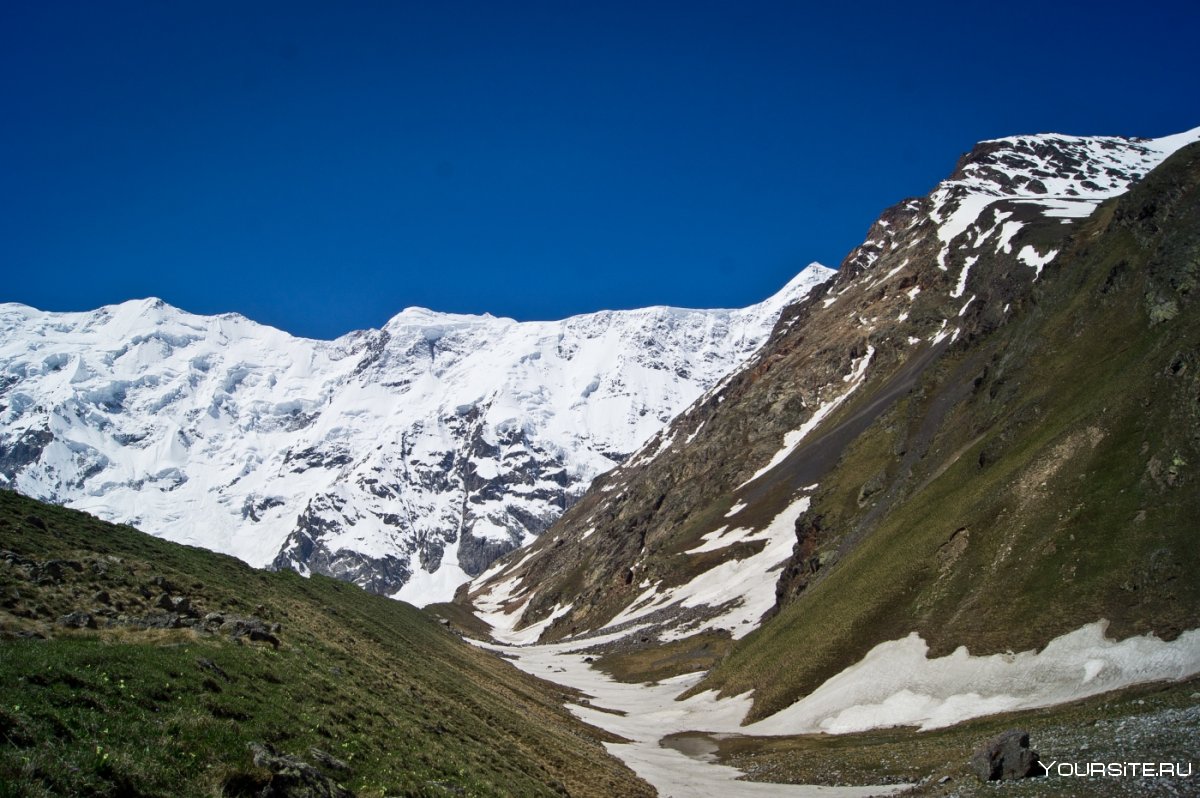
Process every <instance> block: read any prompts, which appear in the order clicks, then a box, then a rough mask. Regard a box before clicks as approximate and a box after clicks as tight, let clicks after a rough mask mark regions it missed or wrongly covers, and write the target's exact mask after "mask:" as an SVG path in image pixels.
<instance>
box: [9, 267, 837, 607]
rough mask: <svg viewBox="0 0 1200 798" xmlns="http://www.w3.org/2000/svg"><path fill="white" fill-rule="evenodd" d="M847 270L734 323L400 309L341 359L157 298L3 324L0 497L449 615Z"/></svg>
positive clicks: (816, 274) (699, 313)
mask: <svg viewBox="0 0 1200 798" xmlns="http://www.w3.org/2000/svg"><path fill="white" fill-rule="evenodd" d="M833 273H834V272H833V271H832V270H830V269H827V268H825V267H823V266H820V265H818V264H813V265H811V266H809V267H808V268H806V269H805V270H804V271H802V272H801V273H800V274H799V275H798V276H797V277H796V278H794V279H793V280H792V281H791V282H789V283H788V285H787V286H785V287H784V288H783V289H782V290H781V291H780V292H778V293H777V294H776V295H774V296H772V297H770V298H769V299H767V300H765V301H764V302H762V303H760V304H757V305H754V306H751V307H749V308H745V309H742V310H684V309H678V308H668V307H654V308H646V309H642V310H631V311H616V312H600V313H594V314H589V315H583V316H576V317H572V318H569V319H565V320H563V321H555V322H516V321H513V320H511V319H504V318H495V317H492V316H467V315H453V314H446V313H435V312H433V311H429V310H425V309H422V308H408V309H407V310H405V311H403V312H402V313H400V314H399V315H397V316H396V317H394V318H393V319H392V320H391V321H389V322H388V323H387V324H386V325H385V326H384V327H383V329H380V330H367V331H360V332H354V333H350V334H348V335H345V336H343V337H341V338H338V339H337V340H334V341H316V340H308V339H302V338H296V337H293V336H291V335H288V334H287V333H284V332H281V331H279V330H276V329H273V328H270V327H266V326H263V325H260V324H256V323H254V322H252V321H250V320H248V319H246V318H243V317H241V316H238V315H222V316H211V317H210V316H197V315H192V314H189V313H186V312H183V311H181V310H179V309H177V308H174V307H171V306H169V305H167V304H165V303H164V302H162V301H160V300H155V299H148V300H139V301H130V302H125V303H122V304H120V305H113V306H108V307H103V308H100V309H98V310H95V311H92V312H85V313H49V312H42V311H39V310H35V309H33V308H30V307H26V306H24V305H18V304H4V305H0V485H4V486H9V487H13V488H15V489H16V490H19V491H21V492H22V493H25V494H28V495H30V496H34V497H37V498H40V499H45V500H48V501H53V502H57V503H61V504H67V505H70V506H72V507H77V508H80V509H84V510H87V511H89V512H92V513H95V514H96V515H99V516H101V517H103V518H106V519H109V520H114V521H121V522H125V523H129V524H133V525H135V526H138V527H140V528H142V529H144V530H146V531H149V532H152V533H154V534H158V535H162V536H164V537H167V538H170V539H172V540H176V541H180V542H184V543H190V544H194V545H199V546H203V547H205V548H209V549H213V550H216V551H221V552H226V553H229V554H233V555H236V556H238V557H240V558H241V559H243V560H245V561H247V562H249V563H251V564H253V565H256V566H268V565H274V566H277V567H291V568H295V569H297V570H299V571H301V572H304V573H308V572H320V573H325V574H330V575H333V576H337V577H339V578H343V579H347V580H352V581H354V582H356V583H358V584H360V585H362V586H364V587H367V588H368V589H371V590H374V591H376V592H380V593H384V594H387V595H394V596H397V597H400V598H405V599H408V600H412V601H415V602H418V603H424V602H429V601H439V600H444V599H448V598H449V597H450V596H451V595H452V594H453V592H454V590H455V588H457V586H458V585H459V584H461V583H462V582H464V581H466V580H467V579H468V578H469V576H470V575H473V574H478V573H480V572H481V571H482V570H483V569H484V568H486V567H487V565H488V564H490V563H491V562H492V561H493V560H494V559H496V558H497V557H498V556H500V555H501V554H503V553H505V552H507V551H509V550H511V549H513V548H515V547H517V546H519V545H521V544H523V543H526V542H528V541H529V540H531V539H532V538H533V537H534V536H536V535H537V534H538V533H539V532H541V531H543V530H544V529H546V528H547V527H548V526H549V525H550V524H551V523H552V522H553V521H554V520H555V519H557V518H558V516H559V515H560V514H561V513H562V512H563V510H564V509H566V508H567V507H568V506H569V505H570V504H571V503H572V502H573V501H574V500H575V499H576V498H578V496H579V495H581V494H582V492H583V491H584V490H585V489H586V487H587V485H588V483H589V482H591V480H592V479H593V478H595V477H596V476H597V475H599V474H601V473H603V472H604V471H606V470H608V469H610V468H612V467H613V466H614V465H616V464H618V463H620V462H621V461H623V460H624V459H625V458H626V457H627V456H628V455H629V454H630V453H631V452H633V451H634V450H636V449H637V448H638V447H639V446H641V445H642V444H643V443H644V442H645V441H646V439H648V438H649V437H650V436H651V435H653V434H654V433H655V432H656V431H657V430H658V429H659V428H660V427H662V426H663V424H665V423H666V422H667V421H669V420H670V419H671V418H672V417H673V416H674V415H675V414H676V413H678V412H679V411H680V410H682V409H683V408H685V407H687V406H688V405H689V404H690V403H691V402H692V401H693V400H695V399H696V397H698V396H700V395H701V394H702V393H703V392H704V391H706V390H708V389H709V388H711V387H712V386H713V385H714V384H715V383H716V382H718V381H719V380H720V379H721V378H722V377H723V376H724V375H725V374H727V373H728V372H729V371H730V370H731V369H733V368H734V367H736V366H737V365H739V364H740V363H741V362H742V361H743V360H745V359H746V358H747V357H749V356H750V355H751V354H752V353H753V352H754V351H755V350H756V349H757V348H758V347H759V345H760V344H762V342H763V341H764V340H765V339H766V337H767V335H768V334H769V332H770V331H771V328H772V327H773V326H774V324H775V322H776V320H777V319H778V317H779V314H780V311H781V310H782V309H783V308H784V307H785V306H787V305H789V304H791V303H793V302H795V301H797V300H799V299H800V298H802V297H804V296H805V295H806V294H807V293H808V292H809V291H810V290H811V289H812V288H813V287H814V286H816V285H819V284H820V283H822V282H824V281H825V280H827V279H828V278H829V277H830V276H831V275H832V274H833Z"/></svg>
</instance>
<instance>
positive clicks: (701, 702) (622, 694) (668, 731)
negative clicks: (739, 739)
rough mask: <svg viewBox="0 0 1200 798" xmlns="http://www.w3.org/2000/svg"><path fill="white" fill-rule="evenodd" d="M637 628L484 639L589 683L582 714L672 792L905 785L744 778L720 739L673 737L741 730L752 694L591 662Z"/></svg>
mask: <svg viewBox="0 0 1200 798" xmlns="http://www.w3.org/2000/svg"><path fill="white" fill-rule="evenodd" d="M628 634H631V631H630V630H624V631H622V632H620V633H618V634H614V635H609V636H607V637H598V638H589V639H587V640H580V641H573V642H569V643H559V644H549V645H524V646H517V645H496V644H491V643H479V642H477V645H479V646H481V647H483V648H486V649H489V650H491V651H495V652H497V653H499V654H501V655H502V656H505V657H506V658H509V659H510V660H511V661H512V662H513V664H514V665H516V666H517V667H519V668H521V669H522V670H524V671H526V672H528V673H530V674H533V675H535V676H538V677H540V678H542V679H547V680H550V681H553V682H556V683H558V684H561V685H564V686H567V687H571V688H574V689H576V690H579V691H582V692H583V693H585V694H586V695H588V696H590V697H591V699H590V700H589V701H588V703H587V704H586V705H578V704H577V705H571V706H569V707H568V708H569V709H570V710H571V711H572V712H573V713H574V714H575V715H576V716H578V717H579V718H580V719H581V720H583V721H585V722H586V723H590V724H592V725H594V726H598V727H600V728H602V729H604V730H605V731H608V732H611V733H613V734H617V735H620V736H621V737H623V738H625V739H626V740H627V741H628V742H625V743H606V744H605V747H606V748H607V749H608V750H609V752H610V753H612V754H613V755H614V756H616V757H618V758H619V759H621V760H622V761H623V762H625V764H627V765H628V766H629V767H630V768H632V769H633V770H634V772H636V773H637V774H638V776H640V777H641V778H643V779H645V780H646V781H648V782H649V783H650V784H651V785H653V786H654V788H655V789H657V790H658V791H659V794H660V795H662V796H663V797H664V798H670V797H671V796H674V797H675V798H709V797H710V796H711V798H758V797H759V796H767V795H770V796H790V797H791V798H866V796H878V795H890V794H892V793H895V792H897V791H899V790H901V789H903V788H904V787H905V786H907V785H904V784H895V785H876V786H837V787H833V786H820V785H799V784H764V783H755V782H750V781H741V780H740V779H741V778H742V777H743V776H744V775H745V774H744V773H743V772H742V771H741V770H739V769H738V768H736V767H730V766H728V765H722V764H718V763H717V762H716V759H715V757H714V756H713V750H712V749H713V748H715V746H708V745H703V744H702V745H699V746H692V745H688V744H687V742H686V740H685V741H683V742H680V741H679V740H678V738H675V739H667V738H670V737H671V735H677V734H679V733H681V732H695V731H704V732H709V733H712V734H715V735H725V734H731V733H735V732H736V730H737V729H739V728H740V723H741V720H742V718H743V717H745V714H746V712H747V710H748V709H749V707H750V701H749V698H748V696H740V697H737V698H731V699H723V700H717V699H716V697H715V696H714V695H713V694H711V693H702V694H700V695H697V696H694V697H692V698H689V699H688V700H686V701H676V698H677V697H678V696H679V695H681V694H682V693H684V692H685V691H686V690H688V689H689V688H690V687H692V686H693V685H694V684H696V683H697V682H698V681H699V680H700V679H701V677H702V676H703V674H702V673H695V674H687V675H684V676H678V677H675V678H672V679H665V680H663V681H661V682H658V683H656V684H632V683H627V682H618V681H616V680H614V679H612V678H610V677H609V676H607V675H605V674H603V673H601V672H600V671H598V670H596V669H595V668H593V667H591V665H590V664H589V662H588V660H590V659H591V657H589V656H587V655H586V654H585V653H584V652H583V651H582V649H586V648H591V647H593V646H596V645H601V644H603V643H604V642H606V641H608V640H611V639H615V638H617V637H623V636H626V635H628Z"/></svg>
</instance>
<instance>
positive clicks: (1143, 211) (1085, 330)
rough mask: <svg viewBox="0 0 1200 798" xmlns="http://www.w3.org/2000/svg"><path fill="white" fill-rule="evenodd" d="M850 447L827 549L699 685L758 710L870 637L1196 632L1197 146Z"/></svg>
mask: <svg viewBox="0 0 1200 798" xmlns="http://www.w3.org/2000/svg"><path fill="white" fill-rule="evenodd" d="M1067 244H1068V245H1067V247H1066V248H1065V249H1064V251H1063V252H1061V253H1060V254H1059V256H1058V257H1057V258H1056V259H1055V261H1053V262H1052V263H1051V265H1050V266H1048V267H1047V269H1046V271H1045V273H1043V275H1042V277H1041V278H1040V280H1039V281H1038V283H1037V284H1036V285H1035V289H1034V292H1033V294H1032V296H1031V298H1030V301H1029V302H1027V303H1023V304H1022V306H1021V307H1019V308H1017V309H1016V310H1015V311H1014V313H1015V314H1016V315H1015V317H1014V318H1013V319H1012V320H1011V321H1009V322H1008V323H1007V324H1004V325H1003V326H1000V327H999V328H998V329H997V330H995V331H994V332H991V333H990V334H988V335H986V336H982V337H980V338H976V339H975V340H966V339H963V340H960V341H959V342H958V344H957V345H956V346H954V347H952V348H951V349H950V350H949V351H948V352H947V353H946V355H945V356H943V357H942V358H941V359H940V360H939V361H938V362H937V363H936V364H935V366H934V367H932V368H930V369H928V370H927V371H926V372H925V373H924V374H923V375H922V377H921V380H920V382H919V384H918V385H917V386H916V388H915V389H914V390H913V391H912V392H910V393H909V394H908V395H907V396H905V397H904V398H903V399H902V400H901V401H899V402H898V403H897V404H896V405H895V406H893V407H892V408H891V409H890V410H889V411H888V412H887V413H885V414H884V415H883V416H882V417H881V418H879V419H877V420H876V421H875V423H873V424H872V425H871V427H870V428H869V429H867V430H866V432H864V433H863V434H861V435H859V436H858V437H857V438H856V439H855V440H854V441H853V443H852V444H851V445H850V446H849V447H847V448H846V449H845V450H844V451H843V453H842V455H841V458H840V460H839V462H838V464H837V466H836V467H835V468H834V469H833V470H832V471H831V472H829V474H828V475H827V476H826V477H825V478H824V479H822V482H821V488H820V491H819V493H818V495H817V496H816V497H815V500H814V502H813V505H812V507H811V509H810V511H809V513H808V517H807V520H808V524H809V525H808V534H809V535H810V536H811V539H810V540H809V541H808V542H807V545H808V547H809V548H811V549H814V550H821V551H824V552H829V553H835V556H828V557H824V558H823V560H825V561H828V562H830V563H832V564H831V565H830V567H828V568H823V569H822V571H821V572H820V573H819V574H818V576H817V578H815V579H803V580H799V581H797V582H796V583H793V584H790V585H789V584H787V579H786V577H785V580H784V584H783V588H785V589H784V591H783V592H784V594H785V602H784V606H783V607H782V609H781V611H780V612H779V613H778V614H777V615H776V616H775V617H774V618H773V619H771V620H770V621H769V622H768V623H766V624H765V625H764V626H763V627H762V628H760V629H759V630H758V631H756V632H755V633H753V634H752V635H750V636H748V637H747V638H746V639H745V640H743V641H741V642H740V643H739V644H738V645H737V646H735V647H734V649H733V650H732V651H731V653H730V654H729V655H728V657H726V658H725V659H724V661H723V662H722V663H721V664H720V666H719V667H717V668H716V669H715V670H714V671H713V672H712V673H711V674H710V676H709V678H708V679H707V680H706V681H705V682H704V683H702V684H701V685H700V686H699V687H698V688H697V689H698V690H702V689H708V688H719V689H721V690H722V692H723V693H724V694H726V695H729V694H737V693H741V692H743V691H745V690H747V689H754V690H755V705H754V711H753V713H752V717H754V718H757V717H763V716H765V715H767V714H770V713H771V712H774V711H776V710H778V709H781V708H782V707H784V706H786V705H788V704H790V703H791V702H793V701H795V700H796V699H798V698H800V697H802V696H803V695H805V694H807V693H808V692H810V691H811V690H813V689H814V688H815V687H817V686H818V685H819V684H820V683H821V682H822V681H824V680H825V679H826V678H828V677H830V676H832V675H834V674H835V673H837V672H838V671H840V670H842V669H843V668H845V667H847V666H848V665H850V664H852V663H853V662H855V661H857V660H858V659H860V658H861V657H862V656H863V655H864V654H865V653H866V652H867V651H868V650H869V649H870V648H872V647H873V646H874V645H876V644H877V643H880V642H883V641H885V640H892V639H897V638H900V637H903V636H905V635H907V634H908V633H910V632H912V631H914V630H915V631H918V632H920V633H921V635H922V636H923V637H924V638H925V639H926V640H927V641H929V643H930V645H931V649H932V651H931V655H941V654H945V653H948V652H949V651H951V650H953V649H954V648H956V647H957V646H959V645H966V646H968V648H969V649H970V650H971V652H972V653H974V654H984V653H993V652H998V651H1005V650H1023V649H1029V648H1037V647H1040V646H1042V645H1044V644H1045V643H1047V642H1048V641H1049V640H1051V639H1053V638H1054V637H1056V636H1058V635H1060V634H1063V633H1065V632H1067V631H1070V630H1073V629H1076V628H1078V627H1080V626H1082V625H1083V624H1085V623H1089V622H1092V621H1095V620H1097V619H1099V618H1107V619H1108V620H1110V621H1111V627H1110V630H1109V634H1110V636H1114V635H1115V636H1117V637H1125V636H1129V635H1135V634H1143V633H1147V632H1153V633H1157V634H1159V635H1160V636H1162V637H1164V638H1167V639H1172V638H1174V637H1175V636H1176V635H1178V634H1179V633H1180V632H1181V631H1182V630H1184V629H1188V628H1195V627H1197V626H1200V579H1197V578H1196V574H1197V573H1198V572H1200V546H1198V545H1197V543H1196V534H1197V530H1198V529H1200V490H1197V484H1198V472H1197V468H1198V467H1200V314H1197V312H1196V294H1197V281H1198V280H1200V148H1198V147H1196V146H1193V147H1191V148H1188V149H1185V150H1183V151H1181V152H1180V153H1178V154H1176V156H1174V157H1173V158H1172V159H1171V160H1170V161H1168V162H1167V163H1166V164H1164V165H1163V166H1161V167H1160V168H1159V169H1158V170H1156V171H1155V172H1154V173H1152V174H1151V175H1150V176H1148V177H1147V178H1146V180H1144V181H1143V182H1142V183H1141V184H1139V185H1138V186H1136V187H1135V188H1134V189H1133V190H1132V191H1131V192H1130V193H1129V194H1127V195H1125V196H1124V197H1122V198H1119V199H1118V200H1116V201H1113V202H1110V203H1108V204H1107V205H1105V206H1103V207H1102V208H1101V209H1100V210H1099V211H1098V212H1097V213H1096V214H1095V215H1094V216H1093V217H1092V218H1091V219H1089V220H1088V221H1087V222H1086V223H1085V224H1084V225H1083V226H1082V227H1081V228H1080V230H1079V231H1078V233H1077V234H1075V235H1074V236H1073V237H1072V239H1071V240H1069V241H1068V242H1067Z"/></svg>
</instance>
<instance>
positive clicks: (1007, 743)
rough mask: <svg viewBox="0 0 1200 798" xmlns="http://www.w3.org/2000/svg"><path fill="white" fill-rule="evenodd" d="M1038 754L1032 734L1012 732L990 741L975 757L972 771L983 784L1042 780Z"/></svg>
mask: <svg viewBox="0 0 1200 798" xmlns="http://www.w3.org/2000/svg"><path fill="white" fill-rule="evenodd" d="M1038 761H1039V760H1038V755H1037V751H1034V750H1033V749H1031V748H1030V747H1029V732H1026V731H1021V730H1020V729H1009V730H1008V731H1006V732H1004V733H1003V734H999V735H997V736H995V737H993V738H992V739H990V740H988V741H987V742H986V743H984V744H983V746H982V747H980V748H979V750H977V751H976V752H975V753H974V754H972V755H971V770H972V771H973V772H974V773H975V775H976V776H978V777H979V780H980V781H998V780H1000V779H1023V778H1027V777H1029V776H1040V775H1041V768H1039V767H1038Z"/></svg>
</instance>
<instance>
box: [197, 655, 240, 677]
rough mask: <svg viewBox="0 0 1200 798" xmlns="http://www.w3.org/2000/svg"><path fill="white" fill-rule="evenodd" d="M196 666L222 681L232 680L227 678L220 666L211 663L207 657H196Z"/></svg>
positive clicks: (227, 675)
mask: <svg viewBox="0 0 1200 798" xmlns="http://www.w3.org/2000/svg"><path fill="white" fill-rule="evenodd" d="M196 665H197V666H198V667H199V668H201V669H203V670H206V671H208V672H209V673H213V674H216V675H217V676H220V677H221V678H222V679H224V680H225V681H227V682H231V681H233V679H231V678H229V674H228V673H226V672H225V670H224V669H223V668H222V667H221V666H220V665H218V664H217V663H215V662H213V661H212V660H211V659H209V658H208V657H197V658H196Z"/></svg>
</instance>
